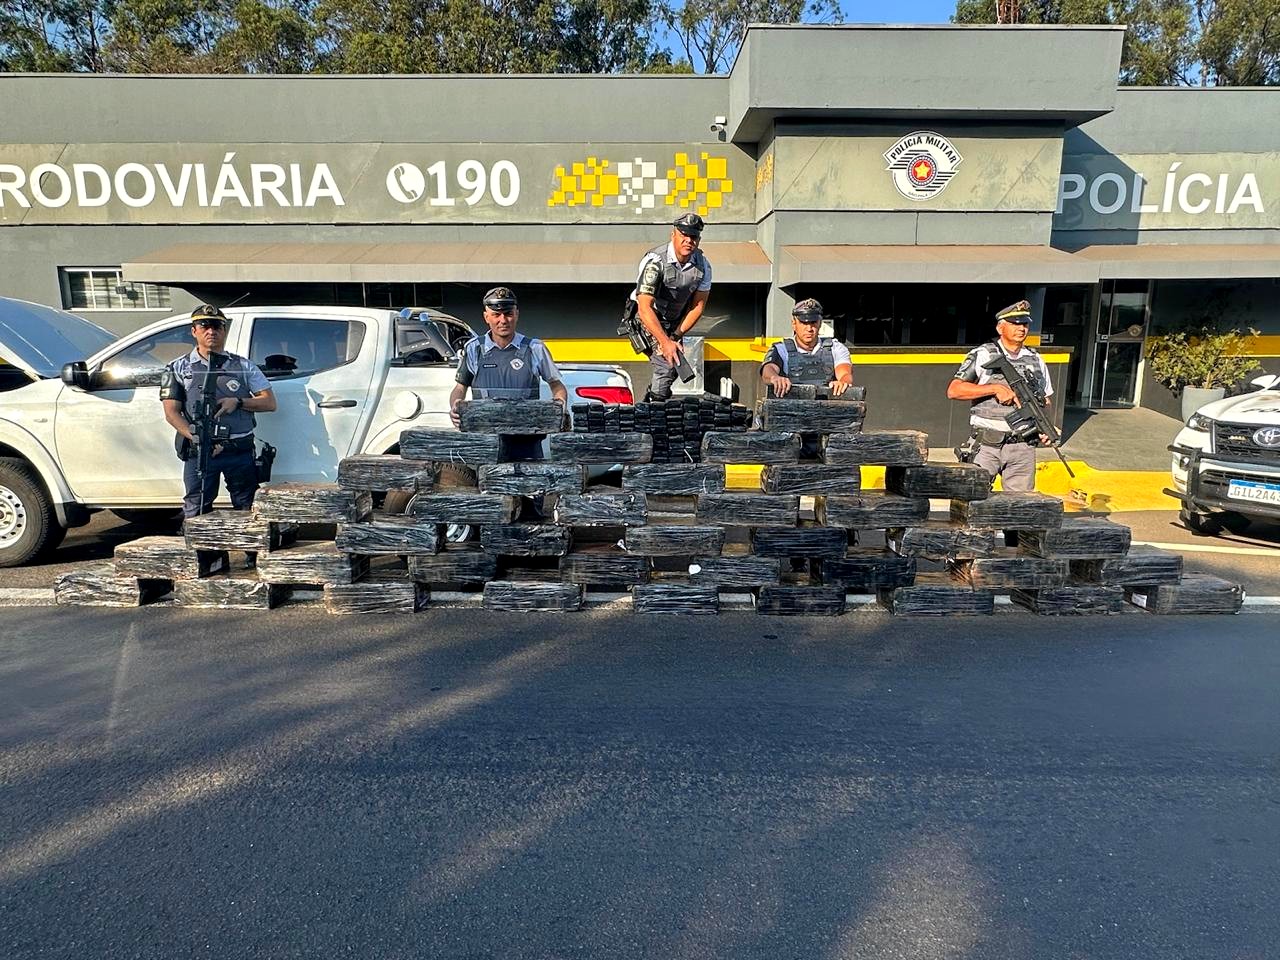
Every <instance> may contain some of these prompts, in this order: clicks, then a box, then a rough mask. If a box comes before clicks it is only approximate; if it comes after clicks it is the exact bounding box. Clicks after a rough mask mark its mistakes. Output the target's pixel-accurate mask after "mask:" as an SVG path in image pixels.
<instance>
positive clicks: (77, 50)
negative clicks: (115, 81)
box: [0, 0, 109, 72]
mask: <svg viewBox="0 0 1280 960" xmlns="http://www.w3.org/2000/svg"><path fill="white" fill-rule="evenodd" d="M108 34H109V27H108V19H107V13H106V10H105V4H104V3H102V2H98V0H5V3H4V4H3V5H0V70H15V71H19V70H22V71H32V72H48V71H68V70H90V71H99V70H102V69H104V61H103V42H104V38H105V37H106V36H107V35H108Z"/></svg>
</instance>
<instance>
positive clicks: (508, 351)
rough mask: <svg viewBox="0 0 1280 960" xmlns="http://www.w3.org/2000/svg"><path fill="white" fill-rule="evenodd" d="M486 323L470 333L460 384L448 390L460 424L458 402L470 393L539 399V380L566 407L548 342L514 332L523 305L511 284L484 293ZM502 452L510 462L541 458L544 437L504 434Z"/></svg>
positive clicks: (480, 396)
mask: <svg viewBox="0 0 1280 960" xmlns="http://www.w3.org/2000/svg"><path fill="white" fill-rule="evenodd" d="M483 302H484V322H485V325H486V326H487V327H488V328H489V332H488V333H486V334H485V335H484V336H483V337H472V338H471V339H470V340H468V341H467V344H466V346H465V347H463V348H462V355H461V356H460V357H459V358H458V375H457V377H456V378H455V379H456V380H457V384H456V385H455V386H454V388H453V392H452V393H451V394H449V415H450V417H452V418H453V425H454V426H455V427H456V426H459V425H460V423H459V419H458V404H459V403H461V402H462V400H463V398H464V397H466V395H467V389H468V388H470V390H471V395H472V396H473V397H475V398H477V399H483V398H485V397H510V398H513V399H519V400H536V399H537V398H538V393H539V386H538V381H539V380H545V381H547V383H548V384H549V385H550V387H551V396H552V397H553V398H554V399H556V400H559V401H560V404H561V406H564V405H565V404H567V403H568V401H569V392H568V391H567V390H566V389H565V386H564V382H563V381H562V380H561V379H560V370H559V369H558V368H557V367H556V364H555V361H554V360H552V359H551V353H550V351H548V350H547V345H546V344H545V343H543V342H542V341H541V340H538V339H536V338H535V337H526V336H525V335H524V334H523V333H516V324H517V323H518V322H519V321H520V308H519V306H518V305H517V304H516V295H515V294H514V293H513V292H512V291H511V288H510V287H494V288H493V289H492V290H490V291H489V292H488V293H486V294H485V295H484V301H483ZM503 446H504V454H505V456H506V457H507V458H509V459H511V460H541V459H542V437H540V436H506V437H503Z"/></svg>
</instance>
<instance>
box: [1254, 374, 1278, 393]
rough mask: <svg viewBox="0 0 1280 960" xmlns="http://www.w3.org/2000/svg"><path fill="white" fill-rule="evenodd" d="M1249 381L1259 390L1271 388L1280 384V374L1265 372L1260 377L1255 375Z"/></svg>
mask: <svg viewBox="0 0 1280 960" xmlns="http://www.w3.org/2000/svg"><path fill="white" fill-rule="evenodd" d="M1249 382H1250V383H1251V384H1253V385H1254V386H1255V387H1257V388H1258V389H1259V390H1270V389H1271V388H1272V387H1275V386H1280V376H1277V375H1276V374H1274V373H1264V374H1263V375H1262V376H1260V377H1254V378H1253V379H1252V380H1250V381H1249Z"/></svg>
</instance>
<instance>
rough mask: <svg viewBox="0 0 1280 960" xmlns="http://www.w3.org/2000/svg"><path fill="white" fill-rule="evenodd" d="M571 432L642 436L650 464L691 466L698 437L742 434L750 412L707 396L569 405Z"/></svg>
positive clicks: (699, 446)
mask: <svg viewBox="0 0 1280 960" xmlns="http://www.w3.org/2000/svg"><path fill="white" fill-rule="evenodd" d="M572 412H573V432H574V433H647V434H649V436H650V437H652V438H653V454H652V458H651V461H650V462H652V463H696V462H697V461H698V460H700V459H701V451H702V438H703V437H704V436H705V435H706V434H707V433H709V432H711V431H713V430H718V431H722V432H723V431H728V430H745V429H746V428H747V427H748V426H749V425H750V422H751V411H750V410H749V409H748V408H747V407H744V406H743V405H741V404H737V403H732V402H730V401H729V400H727V399H725V398H724V397H718V396H715V395H713V394H703V395H702V396H697V397H693V396H687V397H671V398H669V399H666V400H642V401H640V402H638V403H636V404H629V403H605V404H599V403H596V404H588V403H575V404H574V405H573V407H572Z"/></svg>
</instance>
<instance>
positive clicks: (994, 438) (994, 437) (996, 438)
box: [973, 427, 1014, 447]
mask: <svg viewBox="0 0 1280 960" xmlns="http://www.w3.org/2000/svg"><path fill="white" fill-rule="evenodd" d="M973 435H974V436H975V437H977V438H978V442H979V443H980V444H982V445H983V446H984V447H1003V446H1004V445H1005V444H1006V443H1009V442H1010V441H1011V440H1013V439H1014V436H1013V434H1012V433H1009V432H1007V431H1003V430H992V429H990V428H988V427H974V428H973Z"/></svg>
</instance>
